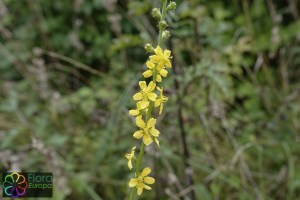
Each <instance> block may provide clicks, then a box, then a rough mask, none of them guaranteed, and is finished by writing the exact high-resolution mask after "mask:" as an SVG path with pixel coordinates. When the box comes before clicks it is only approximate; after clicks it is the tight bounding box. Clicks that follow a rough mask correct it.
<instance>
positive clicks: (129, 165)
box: [125, 147, 135, 170]
mask: <svg viewBox="0 0 300 200" xmlns="http://www.w3.org/2000/svg"><path fill="white" fill-rule="evenodd" d="M134 151H135V147H132V149H131V152H130V153H128V154H126V155H125V158H127V160H128V163H127V165H128V168H129V169H130V170H131V169H132V162H131V160H132V159H133V158H134Z"/></svg>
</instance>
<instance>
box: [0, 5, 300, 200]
mask: <svg viewBox="0 0 300 200" xmlns="http://www.w3.org/2000/svg"><path fill="white" fill-rule="evenodd" d="M176 3H177V5H178V8H177V10H176V12H175V13H171V14H170V15H169V16H168V18H167V20H168V22H169V24H170V26H169V30H170V32H171V35H172V37H171V39H170V41H169V42H168V43H167V44H166V47H167V48H169V49H171V50H172V52H173V57H174V58H173V61H174V68H173V71H170V73H169V74H170V75H169V76H168V78H167V79H165V80H166V81H165V82H164V88H165V89H166V92H167V96H168V97H169V101H168V102H167V104H166V105H165V110H164V114H163V115H162V116H160V117H159V118H158V124H157V128H158V129H159V130H160V131H161V136H160V141H161V147H160V148H157V147H156V146H155V145H152V146H150V147H149V148H147V149H146V154H147V156H146V157H145V159H144V161H143V162H144V164H143V166H151V167H152V168H153V173H152V175H153V176H154V177H155V178H156V183H155V185H154V186H153V190H152V191H150V192H149V191H145V192H144V193H143V195H142V197H141V198H140V199H159V200H164V199H174V200H178V199H184V200H187V199H197V200H213V199H214V200H219V199H220V200H221V199H228V200H233V199H241V200H248V199H249V200H253V199H278V200H285V199H287V200H294V199H300V135H299V131H300V124H299V121H300V80H299V78H300V45H299V44H300V16H299V12H300V11H299V10H300V9H299V7H300V2H299V1H297V0H231V1H230V0H224V1H218V0H184V1H183V0H182V1H180V0H178V1H176ZM158 6H160V1H159V0H155V1H151V0H59V1H50V0H19V1H18V0H0V77H1V78H0V171H25V172H26V171H28V172H35V171H44V172H53V173H54V177H55V178H54V179H55V184H54V187H55V188H54V194H53V195H54V196H53V199H55V200H60V199H92V200H99V199H103V200H107V199H108V200H118V199H125V198H126V196H127V195H128V192H129V189H128V186H127V184H128V180H129V179H130V178H131V177H132V175H133V173H132V172H130V171H129V170H128V169H127V163H126V159H125V158H124V154H125V153H126V152H127V151H129V150H130V148H131V147H132V145H137V146H139V141H136V140H135V139H134V138H132V134H133V132H134V131H135V130H136V126H135V123H134V119H133V118H132V117H131V116H129V115H128V110H129V109H131V108H132V107H133V106H134V101H133V100H132V94H134V93H135V92H136V91H137V90H138V86H137V85H138V84H137V83H138V81H139V80H140V79H141V78H142V74H141V73H142V72H143V71H144V70H145V68H146V67H145V66H144V64H145V61H146V59H147V57H148V56H149V55H148V54H146V53H145V50H144V48H143V47H144V44H146V43H152V44H153V45H154V46H155V45H156V41H157V25H156V21H155V20H154V19H153V18H152V16H151V10H152V8H154V7H158ZM185 144H186V145H185ZM191 191H193V193H194V195H195V196H194V197H192V195H191V194H192V192H191Z"/></svg>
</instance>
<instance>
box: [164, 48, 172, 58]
mask: <svg viewBox="0 0 300 200" xmlns="http://www.w3.org/2000/svg"><path fill="white" fill-rule="evenodd" d="M170 55H171V51H170V50H167V49H166V50H164V56H165V57H167V58H169V57H170Z"/></svg>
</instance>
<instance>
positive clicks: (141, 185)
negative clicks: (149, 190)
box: [137, 184, 144, 195]
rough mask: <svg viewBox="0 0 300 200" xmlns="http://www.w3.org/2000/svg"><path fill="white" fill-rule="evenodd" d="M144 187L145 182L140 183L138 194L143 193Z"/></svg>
mask: <svg viewBox="0 0 300 200" xmlns="http://www.w3.org/2000/svg"><path fill="white" fill-rule="evenodd" d="M143 189H144V184H138V187H137V194H138V195H141V194H142V193H143Z"/></svg>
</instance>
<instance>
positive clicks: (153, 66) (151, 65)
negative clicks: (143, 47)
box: [146, 61, 155, 69]
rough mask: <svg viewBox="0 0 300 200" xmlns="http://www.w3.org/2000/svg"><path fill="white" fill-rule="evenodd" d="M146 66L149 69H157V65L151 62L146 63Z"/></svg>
mask: <svg viewBox="0 0 300 200" xmlns="http://www.w3.org/2000/svg"><path fill="white" fill-rule="evenodd" d="M146 66H147V67H148V68H149V69H153V68H155V64H153V63H152V62H150V61H148V62H146Z"/></svg>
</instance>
